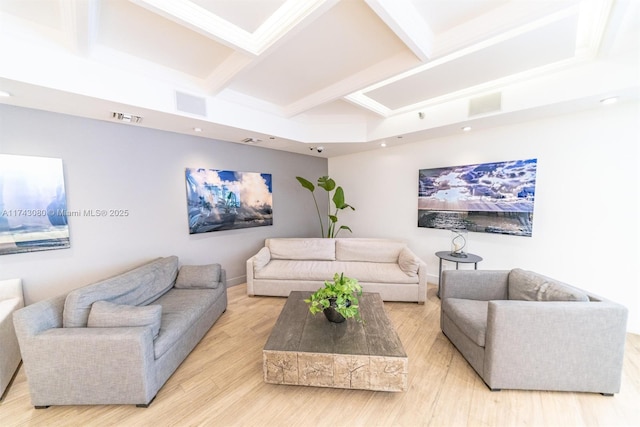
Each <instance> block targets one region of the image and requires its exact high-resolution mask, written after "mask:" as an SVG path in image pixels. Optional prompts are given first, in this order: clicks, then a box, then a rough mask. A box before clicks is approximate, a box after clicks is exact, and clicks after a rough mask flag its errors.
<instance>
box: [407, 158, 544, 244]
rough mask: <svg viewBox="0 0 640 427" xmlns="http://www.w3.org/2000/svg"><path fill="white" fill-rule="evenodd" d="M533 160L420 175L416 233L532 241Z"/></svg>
mask: <svg viewBox="0 0 640 427" xmlns="http://www.w3.org/2000/svg"><path fill="white" fill-rule="evenodd" d="M536 169H537V159H527V160H512V161H506V162H493V163H482V164H475V165H464V166H447V167H441V168H432V169H420V171H419V177H418V227H427V228H441V229H447V230H448V229H466V230H469V231H477V232H484V233H497V234H510V235H514V236H528V237H530V236H531V234H532V230H533V205H534V199H535V189H536Z"/></svg>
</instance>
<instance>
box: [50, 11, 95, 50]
mask: <svg viewBox="0 0 640 427" xmlns="http://www.w3.org/2000/svg"><path fill="white" fill-rule="evenodd" d="M60 12H61V16H62V22H63V26H62V27H63V29H64V31H65V33H66V38H67V43H68V45H69V48H70V49H71V51H72V52H74V53H76V54H78V55H81V56H84V57H87V56H89V55H90V54H91V51H92V49H93V46H94V44H95V41H96V36H97V33H98V22H99V19H98V18H99V16H100V3H99V1H98V0H86V1H82V0H64V1H61V2H60Z"/></svg>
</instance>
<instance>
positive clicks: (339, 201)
mask: <svg viewBox="0 0 640 427" xmlns="http://www.w3.org/2000/svg"><path fill="white" fill-rule="evenodd" d="M333 203H334V204H335V205H336V208H338V209H344V207H345V203H344V190H343V189H342V187H338V188H336V192H335V193H333Z"/></svg>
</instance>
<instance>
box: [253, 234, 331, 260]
mask: <svg viewBox="0 0 640 427" xmlns="http://www.w3.org/2000/svg"><path fill="white" fill-rule="evenodd" d="M265 246H267V247H268V248H269V250H270V251H271V259H296V260H314V261H335V259H336V242H335V239H323V238H309V239H305V238H280V239H267V240H266V241H265Z"/></svg>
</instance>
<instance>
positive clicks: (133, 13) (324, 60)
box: [0, 0, 640, 157]
mask: <svg viewBox="0 0 640 427" xmlns="http://www.w3.org/2000/svg"><path fill="white" fill-rule="evenodd" d="M639 3H640V2H638V1H635V0H617V1H614V0H0V19H1V20H0V31H1V39H0V54H1V55H2V57H0V91H5V92H8V93H9V94H11V96H9V97H6V96H5V97H0V102H2V103H6V104H12V105H19V106H25V107H30V108H37V109H44V110H49V111H56V112H61V113H66V114H73V115H78V116H82V117H90V118H95V119H99V120H105V121H117V118H116V117H114V114H113V113H114V112H119V113H124V114H123V115H121V116H120V117H121V118H124V119H125V124H124V125H128V126H143V127H150V128H156V129H162V130H167V131H172V132H178V133H184V134H191V135H199V136H202V137H206V138H213V139H222V140H226V141H232V142H237V143H243V144H244V143H250V144H256V145H258V146H262V147H265V148H273V149H279V150H286V151H293V152H299V153H304V154H309V155H316V156H323V157H330V156H335V155H341V154H346V153H351V152H355V151H361V150H370V149H380V145H381V144H382V143H385V144H386V145H388V146H389V145H394V144H400V143H406V142H411V141H416V140H424V139H428V138H431V137H436V136H441V135H446V134H450V133H452V132H459V131H460V128H461V127H462V126H465V125H471V126H473V127H474V128H478V127H480V128H481V127H483V126H495V125H500V124H506V123H513V122H515V121H519V120H527V119H531V118H535V117H541V116H544V115H548V114H558V113H563V112H568V111H573V110H576V109H582V108H590V107H594V108H595V106H596V105H597V103H598V101H599V100H600V99H601V98H602V97H606V96H614V95H615V96H618V97H621V98H622V99H628V98H636V99H637V97H638V87H639V86H640V79H639V78H638V57H639V56H640V55H639V49H640V48H639V45H638V39H639V38H640V36H639V33H638V30H639V28H640V12H639V11H638V9H639ZM136 116H137V117H141V120H140V121H139V122H137V123H135V117H136ZM130 117H133V120H132V119H130ZM194 129H195V130H194ZM400 137H402V138H400ZM318 146H321V147H323V148H324V149H323V150H322V152H321V153H319V152H318V151H317V149H316V148H317V147H318Z"/></svg>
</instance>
